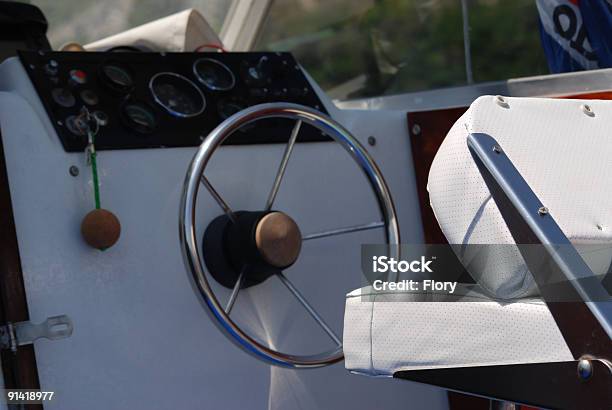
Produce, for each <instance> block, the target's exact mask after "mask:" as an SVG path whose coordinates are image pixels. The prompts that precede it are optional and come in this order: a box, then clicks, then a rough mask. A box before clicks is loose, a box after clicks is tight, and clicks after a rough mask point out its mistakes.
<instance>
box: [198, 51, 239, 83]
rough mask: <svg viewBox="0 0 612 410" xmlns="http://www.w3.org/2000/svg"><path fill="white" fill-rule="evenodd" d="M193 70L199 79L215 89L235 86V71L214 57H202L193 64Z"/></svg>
mask: <svg viewBox="0 0 612 410" xmlns="http://www.w3.org/2000/svg"><path fill="white" fill-rule="evenodd" d="M193 72H194V74H195V75H196V77H198V80H200V82H201V83H202V84H204V85H205V86H206V87H208V88H209V89H211V90H214V91H227V90H231V89H232V88H234V85H235V84H236V79H235V77H234V73H232V71H231V70H230V69H229V68H228V67H227V66H226V65H225V64H223V63H221V62H220V61H217V60H213V59H212V58H202V59H200V60H198V61H196V62H195V63H194V64H193Z"/></svg>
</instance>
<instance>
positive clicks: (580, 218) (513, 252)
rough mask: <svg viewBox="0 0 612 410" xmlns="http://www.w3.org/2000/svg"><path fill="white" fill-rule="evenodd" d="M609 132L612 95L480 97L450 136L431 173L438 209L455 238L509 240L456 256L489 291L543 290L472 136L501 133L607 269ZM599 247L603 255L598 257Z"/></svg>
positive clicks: (565, 226) (544, 197)
mask: <svg viewBox="0 0 612 410" xmlns="http://www.w3.org/2000/svg"><path fill="white" fill-rule="evenodd" d="M585 104H586V105H588V106H589V107H590V113H589V114H587V113H585V108H584V107H585ZM610 129H612V101H598V100H569V99H550V98H511V97H504V98H503V100H502V101H500V100H499V99H498V98H497V97H494V96H482V97H480V98H478V99H477V100H476V101H474V102H473V103H472V105H471V106H470V108H469V109H468V110H467V111H466V112H465V114H464V115H463V116H462V117H461V118H460V119H459V120H457V122H456V123H455V124H454V125H453V127H452V128H451V130H450V131H449V132H448V135H447V136H446V138H445V139H444V141H443V142H442V145H441V146H440V148H439V149H438V152H437V153H436V156H435V158H434V160H433V162H432V165H431V169H430V172H429V178H428V181H427V190H428V192H429V198H430V202H431V207H432V210H433V212H434V214H435V216H436V219H437V221H438V223H439V224H440V228H441V229H442V232H443V233H444V236H445V237H446V239H447V240H448V242H449V243H451V244H462V245H471V244H490V245H510V246H494V247H491V248H490V249H491V251H492V252H494V253H495V254H494V255H492V254H488V255H487V254H483V253H480V254H474V253H473V252H471V250H470V248H469V247H468V248H467V251H466V252H465V254H463V255H458V256H459V258H460V259H461V261H462V263H463V265H464V266H465V267H466V269H467V270H468V272H469V273H470V275H471V276H472V277H473V278H474V280H476V281H477V282H478V283H479V284H480V285H481V286H482V288H483V289H484V290H486V291H487V292H488V293H489V294H490V295H491V296H493V297H495V298H502V299H515V298H524V297H528V296H534V295H537V294H538V292H537V287H536V285H535V282H534V280H533V277H532V276H531V273H530V272H529V270H528V269H527V267H526V265H525V263H524V261H523V259H522V257H521V255H520V253H519V251H518V249H517V248H515V247H513V246H512V245H513V244H514V239H513V238H512V235H511V233H510V231H509V229H508V227H507V226H506V223H505V221H504V219H503V217H502V215H501V213H500V212H499V210H498V208H497V205H496V204H495V201H494V200H493V199H492V197H491V194H490V193H489V189H488V187H487V185H486V183H485V181H484V180H483V178H482V176H481V175H480V171H479V170H478V168H477V167H476V164H475V162H474V159H473V158H472V155H471V154H470V152H469V149H468V146H467V137H468V135H469V134H470V133H485V134H489V135H490V136H492V137H493V138H495V140H496V141H497V142H498V143H499V144H500V145H501V147H502V148H503V150H504V153H505V154H506V155H507V156H508V158H509V159H510V160H511V161H512V163H513V164H514V166H515V167H516V169H517V170H518V171H519V172H520V173H521V175H522V176H523V178H525V181H527V183H528V184H529V186H530V187H531V189H532V190H533V191H534V192H535V194H536V195H537V196H538V198H539V199H540V200H541V201H542V203H543V204H544V205H545V206H546V207H547V208H548V209H549V211H550V213H551V215H552V216H553V218H554V219H555V221H556V222H557V224H558V225H559V227H560V228H561V230H562V231H563V232H564V233H565V235H566V236H567V237H568V239H569V240H570V241H571V242H572V243H573V244H574V245H578V246H579V248H578V252H579V253H581V255H582V257H583V258H585V261H586V263H587V264H588V265H589V266H590V268H591V269H592V270H593V271H594V272H595V273H596V274H604V273H606V272H607V270H608V268H609V267H610V263H611V261H612V246H611V245H612V206H610V204H611V203H612V178H610V167H611V166H612V138H610ZM534 212H535V210H534ZM581 245H584V246H583V247H580V246H581ZM593 245H598V246H599V245H603V246H602V251H600V252H597V254H596V255H592V254H591V251H592V250H593V247H592V246H593ZM593 256H595V257H593Z"/></svg>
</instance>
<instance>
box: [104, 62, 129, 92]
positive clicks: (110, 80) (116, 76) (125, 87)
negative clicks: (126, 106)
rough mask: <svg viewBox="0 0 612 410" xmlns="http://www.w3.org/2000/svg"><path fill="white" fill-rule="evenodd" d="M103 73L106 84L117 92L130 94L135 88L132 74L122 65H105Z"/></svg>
mask: <svg viewBox="0 0 612 410" xmlns="http://www.w3.org/2000/svg"><path fill="white" fill-rule="evenodd" d="M101 71H102V77H103V79H104V80H105V82H106V84H107V85H109V86H110V87H111V88H113V89H115V90H117V91H121V92H128V91H130V90H131V89H132V88H133V87H134V79H133V78H132V74H130V72H129V71H128V70H127V69H126V68H123V67H121V66H120V65H117V64H112V63H111V64H105V65H103V66H102V69H101Z"/></svg>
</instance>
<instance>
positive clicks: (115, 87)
mask: <svg viewBox="0 0 612 410" xmlns="http://www.w3.org/2000/svg"><path fill="white" fill-rule="evenodd" d="M108 66H115V67H117V68H119V69H121V70H123V71H125V73H126V74H127V75H128V76H129V77H130V80H131V81H132V84H130V85H129V86H123V85H121V84H118V83H116V82H114V81H113V80H112V79H111V78H110V77H109V76H108V74H106V72H105V71H104V68H105V67H108ZM98 75H99V76H100V77H101V79H102V84H104V85H105V86H106V87H108V88H110V89H111V90H112V91H114V92H115V93H119V94H130V93H131V92H132V91H133V90H134V87H135V86H136V81H135V77H134V72H133V71H132V69H131V68H129V67H126V66H125V64H122V63H119V62H117V61H115V60H108V61H105V62H104V63H102V64H100V67H99V68H98Z"/></svg>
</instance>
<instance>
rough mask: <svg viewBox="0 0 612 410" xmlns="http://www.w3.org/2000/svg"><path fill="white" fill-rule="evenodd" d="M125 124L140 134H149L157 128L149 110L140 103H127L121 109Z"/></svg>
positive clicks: (153, 115) (153, 116) (155, 120)
mask: <svg viewBox="0 0 612 410" xmlns="http://www.w3.org/2000/svg"><path fill="white" fill-rule="evenodd" d="M121 115H122V117H123V120H124V122H125V124H126V125H127V126H128V127H129V128H130V129H132V130H134V131H137V132H139V133H141V134H149V133H151V132H153V131H154V130H155V128H156V127H157V119H156V118H155V114H154V113H153V110H151V108H150V107H149V106H148V105H146V104H144V103H141V102H133V101H130V102H127V103H125V104H124V105H123V107H122V109H121Z"/></svg>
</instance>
